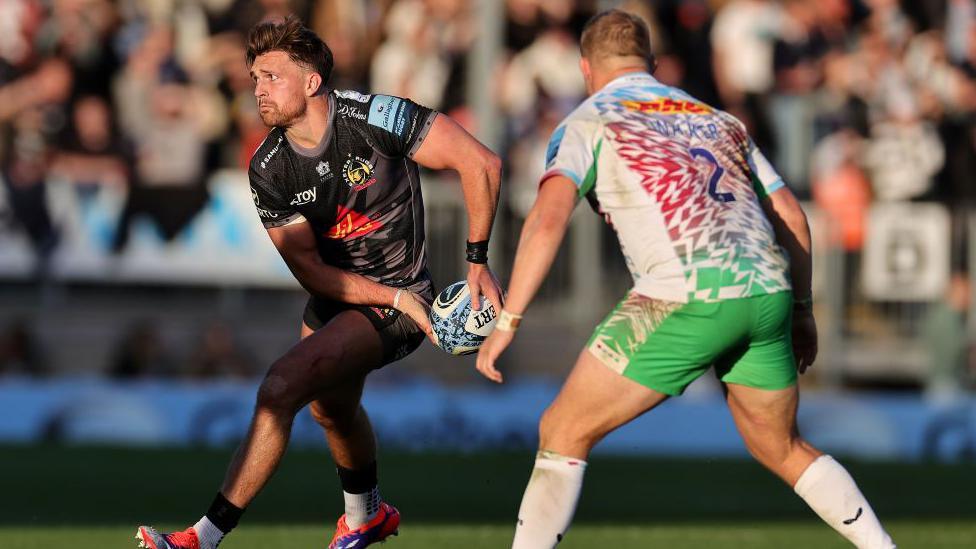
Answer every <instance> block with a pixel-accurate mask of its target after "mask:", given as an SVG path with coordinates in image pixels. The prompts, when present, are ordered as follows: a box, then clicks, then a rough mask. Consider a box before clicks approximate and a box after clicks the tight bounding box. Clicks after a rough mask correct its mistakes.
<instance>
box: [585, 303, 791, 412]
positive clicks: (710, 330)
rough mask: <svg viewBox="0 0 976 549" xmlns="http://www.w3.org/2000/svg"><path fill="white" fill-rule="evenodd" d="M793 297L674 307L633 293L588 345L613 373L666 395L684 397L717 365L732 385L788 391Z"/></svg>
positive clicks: (718, 369)
mask: <svg viewBox="0 0 976 549" xmlns="http://www.w3.org/2000/svg"><path fill="white" fill-rule="evenodd" d="M792 308H793V293H792V292H789V291H786V292H778V293H775V294H768V295H761V296H754V297H746V298H741V299H728V300H724V301H718V302H714V303H675V302H671V301H663V300H660V299H653V298H649V297H645V296H642V295H639V294H636V293H630V294H628V295H627V297H625V298H624V299H623V300H622V301H621V302H620V303H618V304H617V306H616V307H615V308H614V310H613V311H612V312H611V313H610V315H609V316H607V318H606V319H605V320H604V321H603V322H602V323H601V324H600V325H599V326H597V328H596V330H595V331H594V332H593V335H592V336H591V337H590V341H589V343H587V348H588V350H589V351H590V353H591V354H593V355H594V356H595V357H596V358H597V359H598V360H600V362H602V363H603V364H605V365H606V366H607V367H609V368H610V369H611V370H613V371H615V372H617V373H619V374H622V375H624V376H626V377H629V378H630V379H633V380H634V381H636V382H638V383H640V384H641V385H644V386H645V387H649V388H651V389H654V390H655V391H658V392H661V393H664V394H666V395H672V396H675V395H680V394H681V393H683V392H684V390H685V389H686V388H687V387H688V385H690V384H691V382H693V381H695V380H696V379H698V378H699V377H700V376H701V375H702V374H704V373H705V372H706V371H707V370H708V369H709V368H710V367H712V366H714V367H715V374H716V376H717V377H718V378H719V379H720V380H721V381H723V382H725V383H736V384H739V385H745V386H747V387H754V388H756V389H765V390H778V389H785V388H787V387H790V386H791V385H793V384H795V383H796V376H797V374H796V362H795V360H794V358H793V347H792V342H791V335H790V334H791V320H792Z"/></svg>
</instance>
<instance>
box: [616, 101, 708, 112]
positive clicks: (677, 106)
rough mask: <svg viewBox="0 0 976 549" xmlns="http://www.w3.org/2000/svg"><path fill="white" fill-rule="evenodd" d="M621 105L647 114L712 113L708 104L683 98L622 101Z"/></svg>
mask: <svg viewBox="0 0 976 549" xmlns="http://www.w3.org/2000/svg"><path fill="white" fill-rule="evenodd" d="M620 105H621V106H623V107H624V108H626V109H628V110H632V111H637V112H642V113H647V114H652V113H653V114H710V113H711V112H712V109H711V108H710V107H708V106H707V105H703V104H701V103H695V102H694V101H685V100H681V99H677V100H676V99H658V100H657V101H631V100H627V101H621V102H620Z"/></svg>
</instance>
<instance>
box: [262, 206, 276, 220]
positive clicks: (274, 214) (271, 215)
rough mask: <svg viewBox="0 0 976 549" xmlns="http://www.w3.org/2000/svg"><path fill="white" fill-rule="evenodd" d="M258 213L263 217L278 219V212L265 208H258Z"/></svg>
mask: <svg viewBox="0 0 976 549" xmlns="http://www.w3.org/2000/svg"><path fill="white" fill-rule="evenodd" d="M258 215H259V216H261V219H277V218H278V214H276V213H271V212H269V211H268V210H265V209H264V208H258Z"/></svg>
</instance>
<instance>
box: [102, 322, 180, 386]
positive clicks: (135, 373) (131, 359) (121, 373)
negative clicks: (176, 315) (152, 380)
mask: <svg viewBox="0 0 976 549" xmlns="http://www.w3.org/2000/svg"><path fill="white" fill-rule="evenodd" d="M172 373H173V363H172V360H171V358H170V356H169V355H168V354H167V353H166V351H165V346H164V345H163V342H162V337H161V336H160V334H159V330H158V328H157V327H156V326H155V325H154V324H153V323H151V322H149V321H140V322H136V323H135V324H133V325H132V327H131V328H129V330H128V331H127V332H126V333H125V334H124V335H123V336H122V340H121V341H120V342H119V345H118V348H117V349H116V351H115V354H114V357H113V359H112V363H111V366H110V368H109V371H108V375H109V376H110V377H113V378H115V379H135V378H140V377H147V376H167V375H171V374H172Z"/></svg>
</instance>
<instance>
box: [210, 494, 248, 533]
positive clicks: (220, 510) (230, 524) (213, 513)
mask: <svg viewBox="0 0 976 549" xmlns="http://www.w3.org/2000/svg"><path fill="white" fill-rule="evenodd" d="M243 514H244V509H241V508H240V507H238V506H236V505H234V504H233V503H231V502H229V501H227V498H225V497H224V494H222V493H220V492H217V497H215V498H214V500H213V503H211V504H210V509H208V510H207V518H208V519H210V522H212V523H213V525H214V526H216V527H217V528H219V529H220V531H221V532H223V533H224V535H227V534H229V533H230V531H231V530H233V529H234V527H235V526H237V523H238V522H239V521H240V520H241V515H243Z"/></svg>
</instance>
